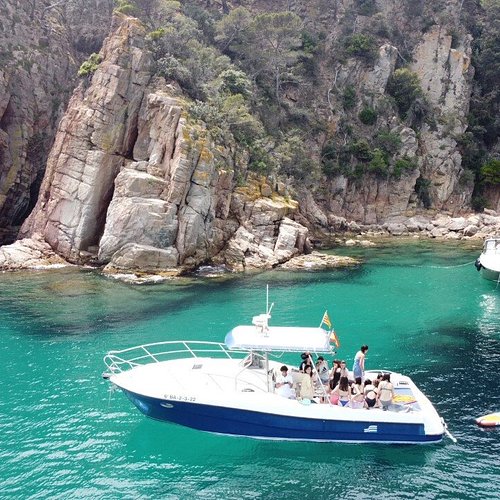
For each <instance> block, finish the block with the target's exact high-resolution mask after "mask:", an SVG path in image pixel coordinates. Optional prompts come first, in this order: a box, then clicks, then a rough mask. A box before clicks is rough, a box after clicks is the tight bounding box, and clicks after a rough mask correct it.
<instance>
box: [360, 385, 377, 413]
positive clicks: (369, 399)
mask: <svg viewBox="0 0 500 500" xmlns="http://www.w3.org/2000/svg"><path fill="white" fill-rule="evenodd" d="M363 392H364V395H365V404H366V407H367V408H368V409H370V408H374V407H375V404H376V403H377V389H376V388H375V386H374V385H373V384H372V381H371V380H370V379H366V380H365V387H364V389H363Z"/></svg>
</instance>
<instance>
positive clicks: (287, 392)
mask: <svg viewBox="0 0 500 500" xmlns="http://www.w3.org/2000/svg"><path fill="white" fill-rule="evenodd" d="M275 387H276V394H278V395H279V396H282V397H284V398H288V399H295V391H294V390H293V379H292V376H291V375H289V374H288V367H287V366H285V365H283V366H282V367H281V368H280V375H278V376H277V377H276V383H275Z"/></svg>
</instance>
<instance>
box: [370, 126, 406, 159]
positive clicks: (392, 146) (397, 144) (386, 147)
mask: <svg viewBox="0 0 500 500" xmlns="http://www.w3.org/2000/svg"><path fill="white" fill-rule="evenodd" d="M375 144H376V146H377V147H378V148H380V149H382V150H383V151H385V152H386V153H387V154H389V155H391V156H392V155H394V154H395V153H397V152H398V151H399V149H400V148H401V137H400V136H399V134H396V133H394V132H387V131H383V132H379V133H378V134H377V135H376V136H375Z"/></svg>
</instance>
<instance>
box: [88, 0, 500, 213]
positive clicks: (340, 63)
mask: <svg viewBox="0 0 500 500" xmlns="http://www.w3.org/2000/svg"><path fill="white" fill-rule="evenodd" d="M115 3H116V10H118V11H120V12H124V13H129V14H132V15H136V16H139V17H140V19H141V20H142V21H143V22H144V24H145V25H146V26H147V29H148V30H149V34H148V36H147V43H148V45H149V47H150V48H151V49H152V51H153V54H154V64H155V69H156V74H157V75H158V76H160V77H163V78H165V80H166V81H167V83H168V82H170V83H173V82H175V83H176V84H178V85H179V86H180V87H181V89H182V91H183V92H184V94H185V95H186V96H187V97H188V100H189V102H190V105H189V116H190V117H192V118H194V119H198V120H202V121H203V122H205V123H206V126H207V130H208V132H209V134H210V137H211V138H213V139H214V140H215V141H216V143H217V145H220V146H226V147H227V148H229V149H230V150H231V153H232V154H233V155H234V158H235V159H236V158H237V159H238V160H235V161H236V162H238V161H239V162H240V163H241V165H242V168H241V170H238V171H237V173H236V175H237V177H238V179H239V180H240V181H241V182H243V181H244V176H245V172H246V169H247V168H248V169H249V170H251V171H255V172H258V173H261V174H264V175H268V174H278V173H279V174H282V175H286V176H291V177H294V178H295V179H296V180H300V181H305V182H311V184H313V182H312V180H313V179H318V178H319V176H320V175H321V174H323V175H325V176H326V177H328V178H333V177H335V176H339V175H343V176H346V177H348V178H349V179H351V180H357V179H361V178H362V177H363V176H365V175H373V176H377V177H380V178H383V179H399V178H401V177H402V176H404V175H407V174H409V173H411V172H414V171H415V170H416V169H417V159H416V158H409V157H406V156H403V157H402V156H401V149H402V138H401V137H400V135H399V133H397V131H398V130H401V129H402V126H401V125H402V124H403V122H404V125H405V126H407V127H412V128H413V129H414V130H415V131H416V132H417V133H418V132H419V129H420V128H421V127H422V125H423V124H424V123H427V124H428V125H429V126H430V127H431V129H432V126H433V122H432V120H433V119H434V116H433V110H432V109H430V108H429V106H428V104H427V103H426V101H425V99H424V97H423V92H422V89H421V86H420V81H419V79H418V76H417V74H416V73H414V72H412V71H411V70H410V69H408V68H405V67H403V68H399V69H397V70H396V71H394V73H393V75H392V77H391V78H390V81H389V82H388V85H387V89H386V95H385V96H380V95H377V94H376V93H374V94H371V93H366V92H367V91H366V88H365V87H364V86H363V85H360V84H359V82H358V81H357V79H359V78H364V76H365V75H364V74H363V72H364V71H366V70H367V68H366V67H365V68H363V67H362V66H363V65H362V64H360V63H359V62H356V61H353V60H348V59H349V58H356V59H358V60H360V61H362V62H363V63H364V65H369V64H371V63H373V62H374V61H375V59H376V57H377V54H378V48H379V47H380V46H381V45H382V44H383V43H386V42H387V41H389V42H390V43H391V44H392V45H394V46H396V47H397V49H398V59H397V64H398V65H399V64H410V63H411V54H412V53H413V49H414V47H415V43H416V39H417V37H416V36H414V35H415V34H416V33H417V32H418V31H419V29H420V28H422V26H424V25H428V26H431V25H433V24H435V23H436V22H437V21H440V18H439V16H438V15H437V14H436V12H437V9H436V8H431V7H428V6H424V5H423V2H420V1H419V2H414V3H415V4H417V3H418V4H419V5H415V6H409V4H410V3H411V2H409V1H405V3H404V5H403V6H402V7H401V9H402V11H405V9H406V11H408V12H407V14H408V15H411V18H412V23H413V21H414V26H413V28H411V29H410V28H409V27H408V26H404V25H403V24H402V23H401V22H399V20H396V19H395V18H393V17H391V15H388V13H387V12H386V11H385V10H384V9H380V10H379V9H378V7H377V5H379V6H380V3H378V4H377V1H376V0H353V2H352V8H351V9H350V10H349V12H347V13H346V15H345V16H338V13H337V12H336V11H335V13H334V12H333V10H334V7H333V5H332V6H331V7H332V12H331V13H332V19H333V16H335V19H337V20H338V23H339V26H338V27H336V28H335V30H334V29H333V28H332V26H330V25H328V22H329V21H328V22H326V21H325V19H322V17H321V8H322V7H321V8H318V7H319V6H320V4H318V5H316V4H315V5H316V10H314V9H306V8H304V9H301V10H297V11H294V12H295V13H294V12H292V11H290V10H288V9H286V8H285V5H284V4H281V3H275V4H273V5H272V6H271V7H270V6H268V9H269V8H270V9H276V11H272V10H267V9H266V10H265V11H264V10H263V9H262V8H261V7H262V6H261V5H260V4H259V3H255V2H249V1H246V0H245V1H240V0H237V1H235V2H228V1H227V0H217V1H213V0H186V1H184V2H177V1H170V0H115ZM321 5H323V3H322V4H321ZM482 5H483V8H484V10H485V13H486V16H485V18H484V19H483V21H482V25H481V26H480V28H481V29H480V30H478V31H477V32H474V33H473V36H474V39H475V40H476V42H475V46H474V60H473V62H472V64H473V65H474V67H475V68H476V72H477V75H479V80H478V81H479V83H480V85H479V86H477V87H476V88H475V91H474V97H473V106H472V107H471V116H470V121H469V123H470V126H469V128H468V129H467V132H466V133H464V134H462V136H461V137H459V138H455V139H456V140H457V142H458V144H459V148H460V152H461V153H462V155H463V166H464V167H465V168H466V169H467V170H466V172H467V176H465V174H464V181H463V182H466V181H467V179H468V181H467V182H468V184H467V185H468V186H470V179H471V176H475V185H476V187H477V193H476V192H475V196H476V195H477V196H479V195H480V194H481V193H480V192H479V186H486V185H491V184H495V183H496V182H497V181H498V179H497V177H498V176H497V174H496V170H495V168H496V167H495V165H496V164H495V163H491V162H490V160H488V161H486V159H487V158H488V150H491V148H492V145H493V144H494V143H495V141H496V138H497V137H498V126H499V123H500V118H498V116H500V113H498V112H495V110H496V111H498V94H499V92H498V85H497V75H498V72H499V71H498V70H499V68H498V64H499V63H498V60H499V57H498V54H499V53H500V42H499V40H500V36H499V35H498V33H499V32H500V26H499V22H498V16H497V15H496V14H497V13H499V12H500V8H499V5H500V0H484V1H483V2H482ZM279 6H281V7H279ZM280 8H282V10H278V9H280ZM335 8H336V7H335ZM471 9H472V7H471V5H470V2H469V3H468V2H465V3H464V5H463V16H462V17H461V19H460V20H459V21H458V22H457V23H456V24H453V25H451V24H444V25H443V26H444V29H446V32H447V33H452V34H453V35H454V40H455V41H457V40H459V39H462V38H461V37H463V35H464V33H465V32H466V31H467V29H468V28H467V29H466V30H465V31H464V24H465V22H464V19H465V15H466V14H467V15H468V16H469V19H470V18H472V17H474V16H476V14H475V13H471V12H472V10H471ZM402 11H401V12H402ZM410 11H411V14H409V12H410ZM297 13H300V15H297ZM363 16H370V17H371V19H369V20H368V19H366V17H365V18H363ZM443 22H444V21H443ZM468 22H469V21H468ZM470 22H471V23H472V21H470ZM337 28H339V29H338V30H337ZM469 31H470V30H469ZM478 62H480V67H478ZM98 64H99V61H98V60H95V59H91V58H89V61H86V63H84V65H82V68H81V69H80V72H82V73H80V72H79V74H82V75H88V74H90V73H92V72H93V71H95V69H96V67H97V65H98ZM325 68H328V69H327V71H325ZM325 75H327V78H329V79H330V80H329V81H327V82H326V83H327V84H328V87H327V92H325V93H323V91H324V90H325V86H324V83H325ZM320 93H321V94H320ZM395 108H397V111H398V115H399V118H398V117H394V116H393V115H394V114H395ZM354 110H356V111H355V112H354ZM437 118H440V119H443V118H446V119H449V121H448V122H447V123H446V124H445V125H446V126H445V127H443V121H442V120H441V121H440V122H439V123H434V125H436V124H438V125H440V130H443V133H444V134H448V135H449V134H451V133H452V131H453V130H456V127H455V123H454V122H453V121H452V120H451V118H453V117H443V116H438V117H437ZM378 124H380V125H381V126H383V129H382V130H380V127H377V125H378ZM382 124H383V125H382ZM388 124H390V125H388ZM363 125H365V126H363ZM368 127H371V128H368ZM390 130H392V132H391V131H390ZM321 144H323V147H321ZM320 148H321V154H320V153H319V150H320ZM247 159H248V160H247ZM430 189H431V185H430V181H428V179H425V178H422V177H421V178H420V179H419V180H418V181H417V183H416V186H415V191H416V193H417V195H418V197H419V200H420V202H421V203H422V205H424V206H430V200H431V197H430Z"/></svg>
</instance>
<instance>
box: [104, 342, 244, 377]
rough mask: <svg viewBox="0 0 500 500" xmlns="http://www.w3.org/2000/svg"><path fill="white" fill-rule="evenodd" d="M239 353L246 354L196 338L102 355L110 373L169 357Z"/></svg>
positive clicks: (232, 354)
mask: <svg viewBox="0 0 500 500" xmlns="http://www.w3.org/2000/svg"><path fill="white" fill-rule="evenodd" d="M241 354H248V351H244V350H231V351H230V350H228V349H227V347H226V346H225V345H224V344H221V343H219V342H203V341H197V340H172V341H165V342H155V343H152V344H143V345H140V346H135V347H129V348H128V349H122V350H120V351H110V352H108V353H107V354H106V356H104V363H105V365H106V366H107V367H108V370H109V371H110V373H111V374H113V373H120V372H122V371H125V370H130V369H131V368H134V367H135V366H138V365H146V364H149V363H160V362H162V361H168V360H171V359H176V358H181V357H186V355H189V356H190V357H193V358H199V357H203V356H206V355H210V356H212V357H213V356H216V357H227V358H229V359H234V358H239V357H241Z"/></svg>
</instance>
